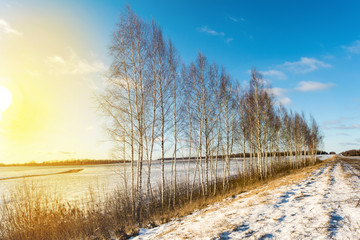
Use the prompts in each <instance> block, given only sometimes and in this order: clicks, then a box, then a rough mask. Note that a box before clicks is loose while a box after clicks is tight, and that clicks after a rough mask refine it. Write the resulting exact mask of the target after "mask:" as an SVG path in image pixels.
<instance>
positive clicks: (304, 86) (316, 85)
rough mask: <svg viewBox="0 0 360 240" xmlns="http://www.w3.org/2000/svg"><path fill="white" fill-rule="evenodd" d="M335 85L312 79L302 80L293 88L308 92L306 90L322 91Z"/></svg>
mask: <svg viewBox="0 0 360 240" xmlns="http://www.w3.org/2000/svg"><path fill="white" fill-rule="evenodd" d="M333 86H335V84H333V83H320V82H312V81H302V82H300V83H299V85H298V87H296V88H295V90H297V91H301V92H308V91H322V90H326V89H328V88H331V87H333Z"/></svg>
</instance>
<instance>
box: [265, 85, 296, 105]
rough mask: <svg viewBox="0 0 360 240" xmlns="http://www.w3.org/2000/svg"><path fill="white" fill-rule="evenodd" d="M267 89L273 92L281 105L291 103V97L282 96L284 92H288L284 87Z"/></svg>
mask: <svg viewBox="0 0 360 240" xmlns="http://www.w3.org/2000/svg"><path fill="white" fill-rule="evenodd" d="M267 91H268V92H270V93H272V94H274V96H275V97H276V98H277V102H278V103H280V104H282V105H289V104H290V103H291V99H290V98H289V97H286V96H284V94H285V93H287V92H289V90H287V89H284V88H268V89H267Z"/></svg>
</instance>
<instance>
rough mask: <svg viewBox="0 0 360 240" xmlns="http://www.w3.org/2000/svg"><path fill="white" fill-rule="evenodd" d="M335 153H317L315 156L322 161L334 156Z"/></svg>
mask: <svg viewBox="0 0 360 240" xmlns="http://www.w3.org/2000/svg"><path fill="white" fill-rule="evenodd" d="M334 156H335V155H332V154H331V155H317V156H316V157H317V158H318V159H320V160H321V161H324V160H328V159H330V158H332V157H334Z"/></svg>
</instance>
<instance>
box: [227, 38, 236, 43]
mask: <svg viewBox="0 0 360 240" xmlns="http://www.w3.org/2000/svg"><path fill="white" fill-rule="evenodd" d="M233 40H234V39H233V38H226V40H225V42H227V43H230V42H232V41H233Z"/></svg>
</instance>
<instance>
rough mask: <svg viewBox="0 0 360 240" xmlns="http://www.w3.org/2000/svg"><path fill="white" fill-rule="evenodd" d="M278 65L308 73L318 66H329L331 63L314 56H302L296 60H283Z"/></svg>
mask: <svg viewBox="0 0 360 240" xmlns="http://www.w3.org/2000/svg"><path fill="white" fill-rule="evenodd" d="M280 67H282V68H284V69H286V70H288V71H291V72H294V73H308V72H312V71H315V70H317V69H319V68H330V67H332V66H331V64H328V63H325V62H323V61H320V60H318V59H316V58H307V57H302V58H301V59H300V61H297V62H285V63H284V64H282V65H281V66H280Z"/></svg>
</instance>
